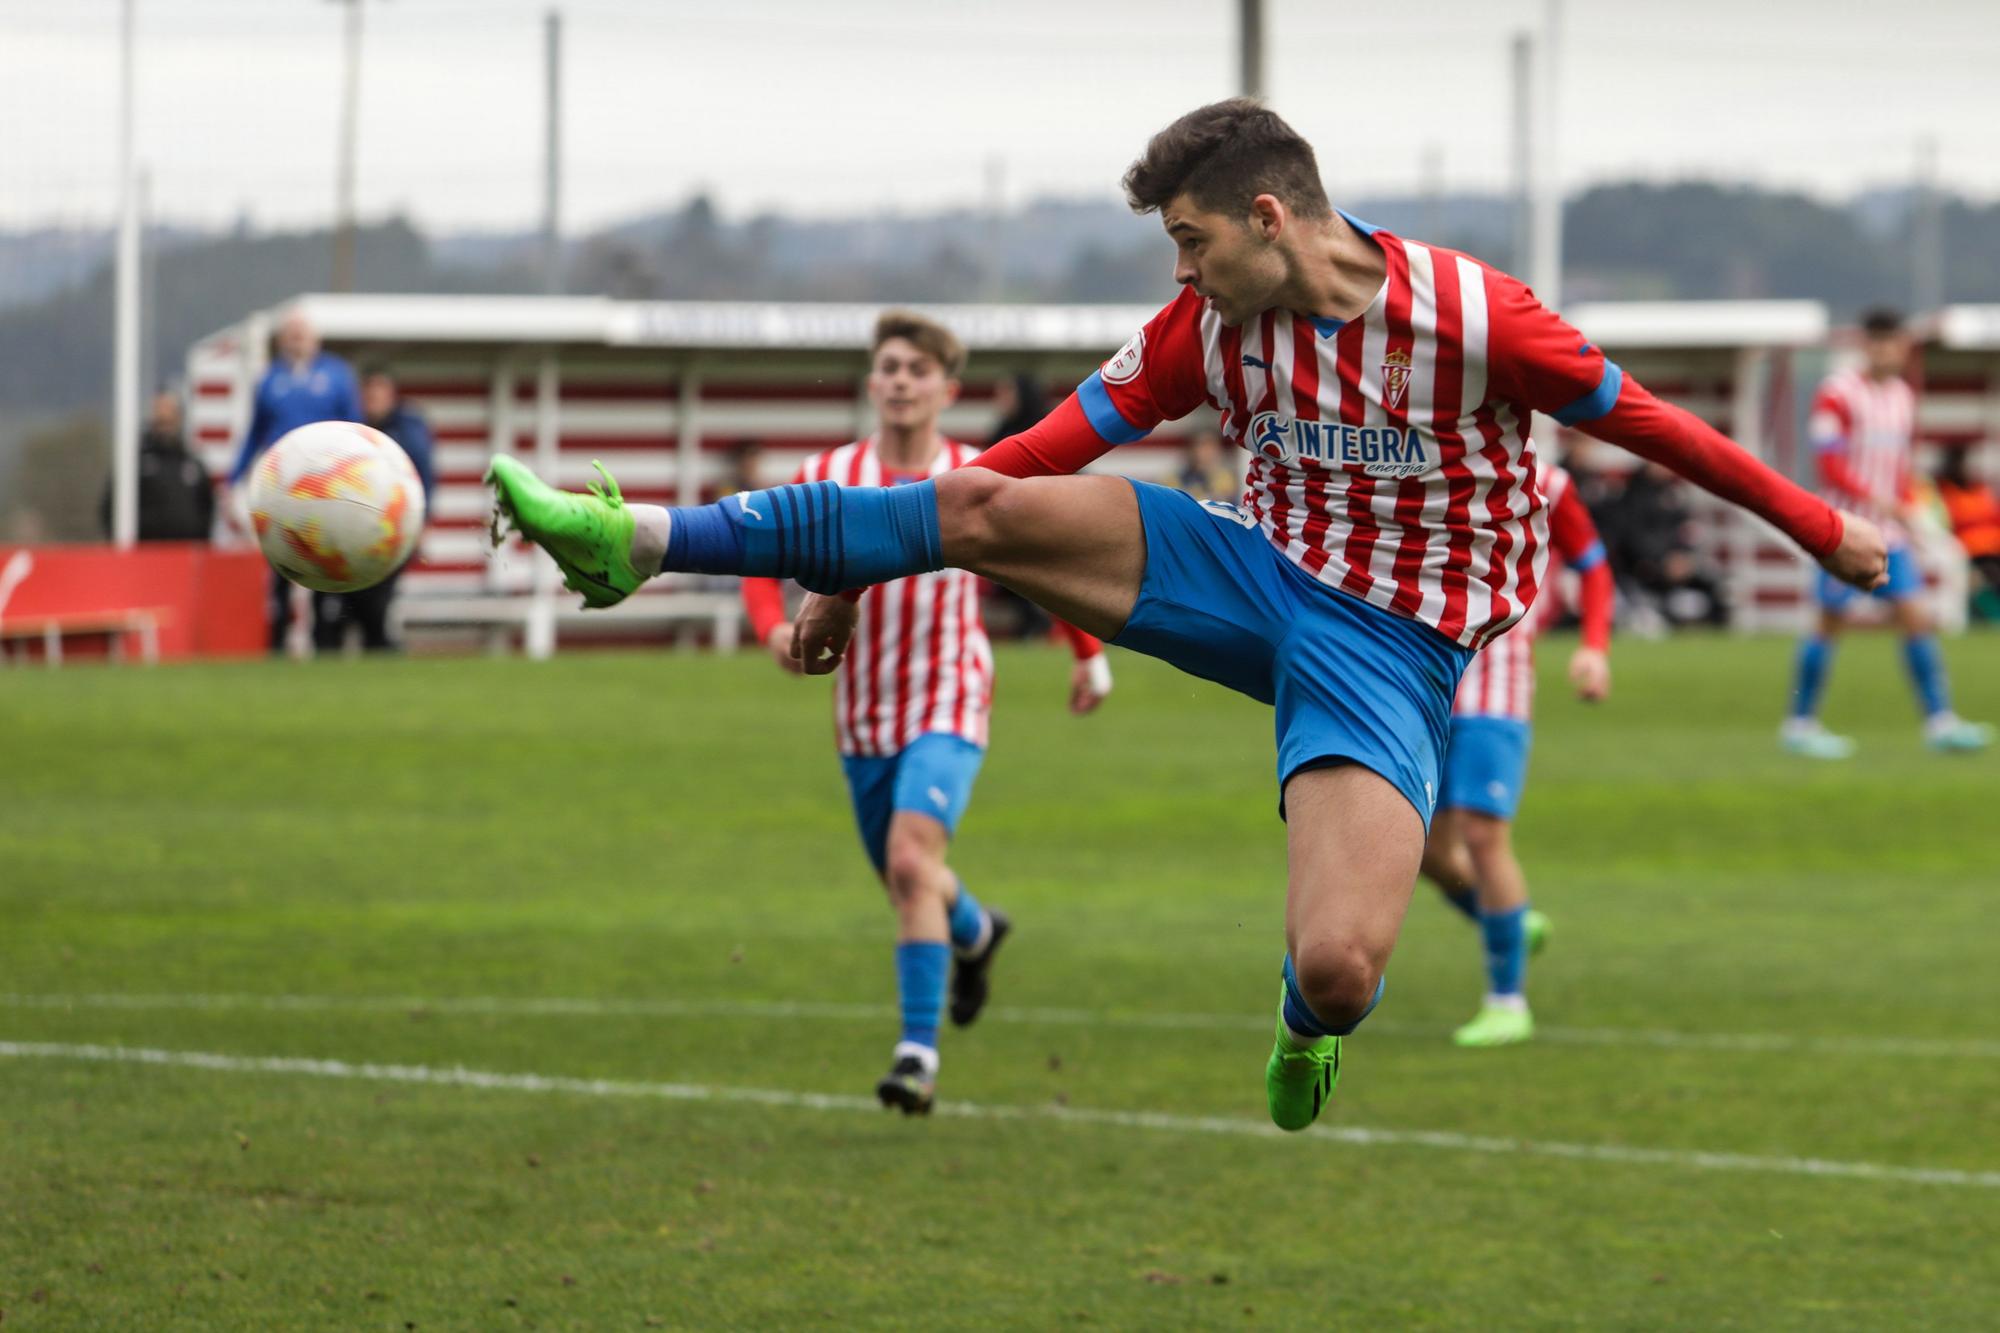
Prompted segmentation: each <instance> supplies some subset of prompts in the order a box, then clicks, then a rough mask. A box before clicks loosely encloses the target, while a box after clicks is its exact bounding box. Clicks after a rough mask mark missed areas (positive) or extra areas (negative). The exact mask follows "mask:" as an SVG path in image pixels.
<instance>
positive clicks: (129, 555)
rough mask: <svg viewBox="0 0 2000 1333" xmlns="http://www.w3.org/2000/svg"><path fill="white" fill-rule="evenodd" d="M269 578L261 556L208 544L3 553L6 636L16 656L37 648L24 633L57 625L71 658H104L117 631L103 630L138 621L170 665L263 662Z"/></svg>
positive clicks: (0, 581)
mask: <svg viewBox="0 0 2000 1333" xmlns="http://www.w3.org/2000/svg"><path fill="white" fill-rule="evenodd" d="M270 578H271V572H270V567H269V566H268V565H266V564H265V563H264V559H263V557H262V556H261V555H259V554H258V553H257V552H255V551H221V550H217V549H216V548H214V547H212V546H209V545H207V544H206V543H203V542H145V543H142V544H140V545H138V546H134V547H132V548H131V549H130V550H125V551H121V550H119V549H118V548H116V547H113V546H0V632H7V633H8V636H9V637H8V643H7V646H8V648H9V649H10V650H12V649H15V648H16V647H18V646H19V645H21V644H23V643H27V644H30V645H32V644H33V643H34V642H35V641H36V638H35V636H34V635H29V636H27V637H25V638H24V637H21V636H20V635H21V632H22V631H27V630H34V631H37V633H39V632H40V631H41V630H42V629H43V628H45V627H47V626H49V625H51V624H53V625H55V626H57V627H58V628H59V630H61V631H62V632H63V633H64V652H65V654H66V655H67V654H68V653H69V652H71V651H75V652H76V653H78V654H79V655H83V656H89V655H92V654H96V655H100V656H101V655H102V654H103V653H104V652H105V651H107V649H108V646H109V640H110V638H111V636H112V635H113V634H114V633H118V631H112V630H109V629H102V628H96V627H99V626H108V625H111V624H114V623H121V617H127V616H129V614H130V613H134V612H140V613H145V614H146V616H147V617H148V618H150V619H151V620H152V622H153V623H154V625H155V626H156V628H157V633H158V637H159V652H160V656H161V657H162V658H185V657H251V656H256V655H257V654H259V653H262V652H263V651H264V639H265V633H264V630H265V617H266V616H267V615H268V614H269V613H268V611H267V609H266V606H265V597H266V589H267V588H268V587H269V583H270ZM124 637H126V638H127V639H128V640H129V639H130V637H131V635H130V633H129V632H126V633H125V634H124ZM127 646H128V647H129V646H130V645H129V643H128V645H127Z"/></svg>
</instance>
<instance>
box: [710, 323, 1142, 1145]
mask: <svg viewBox="0 0 2000 1333" xmlns="http://www.w3.org/2000/svg"><path fill="white" fill-rule="evenodd" d="M869 357H870V361H869V371H868V398H869V401H870V402H871V403H873V404H874V407H875V414H876V421H877V425H876V430H875V433H874V434H873V435H871V436H870V437H868V438H867V439H864V440H856V441H854V442H853V443H851V444H844V445H842V446H841V447H839V448H838V449H829V450H827V451H826V452H824V453H820V454H816V455H814V456H813V457H812V458H809V459H807V460H806V462H805V464H804V466H802V467H801V468H800V469H799V474H798V476H797V477H796V478H794V481H796V482H818V481H832V482H835V483H837V484H839V485H842V486H896V485H906V484H909V483H911V482H920V481H924V480H926V479H929V478H932V477H937V476H941V475H942V474H944V473H946V472H949V471H950V470H951V469H953V468H955V467H959V466H961V465H962V464H964V463H967V462H969V461H971V459H972V458H973V457H975V456H976V454H977V452H978V451H977V450H975V449H973V448H972V447H971V446H969V445H965V444H960V443H959V442H957V441H956V440H948V439H946V438H945V437H944V436H943V435H941V434H940V433H939V431H938V416H939V414H940V413H941V412H943V411H944V409H945V408H946V407H948V406H950V404H951V403H952V401H953V400H954V399H955V398H956V397H957V396H958V376H959V374H960V373H961V372H962V371H963V370H964V368H965V349H964V346H963V345H962V344H961V343H960V342H959V340H958V338H957V337H956V336H954V335H953V334H952V332H951V331H950V330H949V329H946V328H945V327H944V326H943V325H941V324H938V323H936V322H935V321H933V320H929V319H926V318H924V317H923V316H921V315H917V314H913V313H911V312H908V311H896V310H891V311H888V312H886V313H884V314H883V315H882V317H881V318H880V319H879V320H877V321H876V325H875V335H874V338H873V340H872V343H871V346H870V349H869ZM743 601H744V605H745V607H746V608H747V609H748V610H749V613H750V622H751V625H752V627H753V628H754V629H755V631H756V634H757V639H758V641H759V642H760V643H762V644H763V645H764V646H765V648H766V649H767V650H768V651H769V652H770V654H771V656H772V657H774V658H775V659H776V660H777V662H778V665H779V666H781V667H783V668H784V669H785V670H787V671H791V672H795V673H796V672H802V671H803V670H804V668H803V666H802V665H801V663H800V661H799V658H798V655H797V653H796V651H795V645H794V642H793V627H792V622H791V621H789V620H787V619H786V618H785V608H784V591H783V587H782V585H781V584H780V583H779V582H778V581H777V580H776V579H759V578H746V579H745V580H743ZM859 608H860V627H859V629H858V631H857V633H856V635H855V639H854V646H853V648H852V650H851V651H849V652H848V654H847V656H846V658H845V659H844V660H843V661H842V662H841V665H840V671H839V673H838V675H837V676H836V678H835V681H834V695H833V703H834V708H833V717H834V733H835V739H836V741H837V742H838V745H839V749H840V763H841V769H842V771H843V772H844V773H845V775H846V778H847V787H848V794H849V795H850V796H851V797H852V798H853V802H854V818H855V823H856V824H857V825H858V826H859V828H860V831H861V845H862V847H863V848H864V849H865V850H866V851H867V853H868V859H869V862H870V863H871V864H873V865H874V867H875V873H876V874H877V875H879V876H880V877H881V879H882V883H883V886H884V887H885V888H886V889H887V890H888V893H889V901H890V903H891V905H892V906H894V908H895V909H896V919H897V933H896V983H897V990H898V993H899V995H900V998H901V1001H902V1014H903V1028H902V1036H901V1039H900V1040H899V1041H898V1042H897V1043H896V1049H895V1052H894V1054H893V1056H892V1063H891V1067H890V1070H889V1072H888V1073H887V1074H886V1075H884V1076H883V1078H882V1080H881V1081H880V1083H879V1084H877V1086H876V1094H877V1096H879V1097H880V1098H881V1100H882V1103H883V1105H885V1106H895V1107H900V1108H901V1109H902V1111H903V1112H904V1113H905V1114H917V1113H920V1112H925V1111H928V1110H929V1109H930V1107H931V1103H932V1100H933V1098H934V1096H935V1093H936V1085H937V1071H938V1053H937V1042H938V1026H939V1018H940V1016H941V1013H940V1011H941V1010H942V1009H943V1008H944V999H945V968H946V963H947V957H949V961H950V966H951V986H950V989H951V1019H952V1022H953V1023H955V1024H957V1025H959V1026H961V1027H963V1026H965V1025H966V1024H968V1023H970V1022H972V1020H973V1019H975V1018H976V1017H978V1015H979V1010H980V1008H981V1006H983V1005H984V1004H985V1002H986V995H987V988H988V970H989V968H990V967H991V965H992V962H993V956H994V954H995V952H996V951H997V950H998V949H999V947H1000V944H1001V942H1002V941H1003V940H1005V939H1006V937H1007V932H1008V930H1009V928H1010V923H1009V921H1008V919H1007V916H1006V914H1005V913H1003V912H1001V911H998V910H997V909H996V910H991V911H989V910H987V909H985V908H983V907H981V906H980V904H979V901H978V899H976V898H974V897H973V895H972V893H971V891H970V890H968V889H967V888H966V887H965V885H964V883H963V882H961V881H960V880H959V878H958V876H957V875H956V874H955V873H954V872H953V871H952V870H951V868H950V867H949V866H948V865H946V863H945V853H946V850H947V848H948V846H949V844H950V841H951V837H952V834H953V832H954V831H955V830H956V829H957V827H958V822H959V820H960V819H961V818H962V817H963V816H964V814H965V807H966V803H967V802H968V801H969V800H970V799H971V796H972V785H973V781H974V780H975V779H976V778H977V777H978V775H979V765H980V762H981V760H982V759H984V757H985V754H986V743H987V735H988V710H989V708H990V706H991V703H992V696H993V651H992V648H991V646H990V645H989V644H988V642H987V638H986V626H985V623H984V622H983V621H982V619H981V618H980V610H979V579H978V577H977V576H976V575H973V574H968V573H966V572H965V571H964V570H958V569H946V570H940V571H937V572H934V573H925V574H912V575H911V576H909V577H908V578H902V579H896V580H894V581H893V582H889V583H880V584H876V585H875V586H874V587H872V588H868V589H866V590H865V591H864V592H862V593H861V594H860V596H859ZM1061 628H1062V629H1063V630H1064V631H1065V633H1066V634H1067V635H1068V637H1069V639H1070V643H1071V646H1072V647H1073V648H1074V650H1075V652H1076V655H1077V665H1076V670H1075V672H1074V673H1073V675H1072V679H1071V685H1070V709H1071V711H1072V712H1075V713H1078V714H1082V713H1088V712H1090V711H1091V710H1092V709H1094V708H1096V707H1097V705H1098V704H1099V703H1101V702H1102V701H1103V699H1104V696H1105V695H1106V694H1107V693H1109V691H1110V689H1111V670H1110V664H1109V663H1108V662H1107V661H1106V659H1105V656H1104V645H1103V644H1102V643H1100V642H1098V640H1097V639H1095V638H1093V637H1092V636H1090V635H1088V634H1085V633H1083V632H1082V631H1081V630H1077V629H1074V628H1071V627H1070V626H1068V625H1063V626H1061Z"/></svg>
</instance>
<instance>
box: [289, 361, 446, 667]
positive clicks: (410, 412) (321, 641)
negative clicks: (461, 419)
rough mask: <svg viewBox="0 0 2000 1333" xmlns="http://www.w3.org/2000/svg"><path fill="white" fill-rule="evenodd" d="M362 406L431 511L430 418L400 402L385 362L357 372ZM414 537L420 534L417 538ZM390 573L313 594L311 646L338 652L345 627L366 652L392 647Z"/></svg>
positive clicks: (393, 577) (392, 583) (434, 481)
mask: <svg viewBox="0 0 2000 1333" xmlns="http://www.w3.org/2000/svg"><path fill="white" fill-rule="evenodd" d="M361 408H362V412H363V416H364V419H365V420H366V421H367V423H368V424H369V425H371V426H373V427H374V428H375V429H376V430H379V431H381V432H382V433H383V434H384V435H387V436H388V437H389V438H390V439H392V440H394V441H395V442H396V443H397V444H400V445H402V446H403V452H404V453H406V454H408V455H409V456H410V462H411V464H413V465H414V466H415V467H416V469H417V478H418V479H419V480H420V481H422V482H423V484H424V513H425V514H426V515H428V514H429V513H430V510H431V498H432V496H433V495H434V494H435V493H436V491H437V461H436V458H435V451H434V450H433V448H432V445H431V428H430V423H429V422H427V421H425V420H424V418H423V414H422V413H420V412H418V411H417V410H416V409H415V408H413V407H411V406H410V405H409V404H408V403H405V402H404V401H403V395H402V390H401V388H400V387H399V386H398V385H397V383H396V377H395V376H394V375H393V374H391V373H390V371H389V370H388V369H387V368H386V367H384V366H366V367H363V369H362V372H361ZM418 540H419V541H421V540H422V538H421V537H420V538H418ZM401 573H402V571H401V570H400V569H399V570H397V571H396V573H395V574H391V575H390V576H389V577H388V578H386V579H383V580H382V581H381V582H380V583H378V584H376V585H375V586H374V587H372V588H363V589H361V590H360V591H359V592H345V593H333V592H316V593H314V594H313V649H314V651H316V652H322V653H331V652H338V651H339V650H340V649H341V647H342V646H343V645H344V644H345V643H346V640H347V630H348V626H350V625H353V626H358V627H359V628H360V630H361V646H362V648H363V649H364V650H366V651H368V652H371V653H378V652H389V651H391V650H393V649H394V648H395V647H396V644H395V641H394V640H392V639H391V638H390V637H389V604H390V603H391V602H393V601H394V600H395V597H396V577H397V575H398V574H401Z"/></svg>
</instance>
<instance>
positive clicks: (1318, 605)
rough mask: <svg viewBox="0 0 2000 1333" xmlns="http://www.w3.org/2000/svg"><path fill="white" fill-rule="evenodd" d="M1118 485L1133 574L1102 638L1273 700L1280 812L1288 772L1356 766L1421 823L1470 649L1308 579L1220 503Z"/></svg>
mask: <svg viewBox="0 0 2000 1333" xmlns="http://www.w3.org/2000/svg"><path fill="white" fill-rule="evenodd" d="M1132 489H1133V490H1134V491H1135V492H1136V493H1137V495H1138V500H1139V521H1140V522H1141V523H1142V524H1143V525H1144V526H1145V534H1146V576H1145V580H1144V582H1143V583H1142V584H1141V585H1140V589H1139V601H1138V603H1137V604H1136V605H1135V606H1134V607H1133V608H1132V618H1131V619H1130V620H1128V621H1126V623H1125V628H1124V629H1123V630H1121V631H1120V632H1119V634H1118V637H1117V638H1116V639H1114V640H1113V642H1115V643H1117V644H1118V646H1119V647H1121V648H1130V649H1132V650H1133V651H1135V652H1141V653H1145V654H1146V655H1147V656H1148V657H1157V658H1159V659H1160V660H1161V661H1163V662H1170V663H1172V664H1173V665H1174V666H1177V667H1179V668H1180V669H1181V670H1183V671H1185V672H1187V673H1188V674H1189V675H1192V676H1200V677H1202V678H1203V679H1205V680H1212V681H1215V682H1216V683H1217V684H1219V685H1227V686H1228V687H1229V688H1230V689H1232V690H1235V691H1237V692H1238V693H1240V694H1247V695H1249V696H1250V697H1251V698H1252V699H1256V700H1259V701H1260V702H1263V703H1267V704H1273V705H1275V706H1276V708H1277V731H1278V789H1279V800H1278V812H1279V814H1280V815H1282V814H1283V813H1284V796H1283V792H1284V784H1285V783H1286V782H1288V781H1290V780H1291V778H1292V776H1293V775H1294V774H1296V773H1299V772H1301V771H1303V770H1305V769H1309V768H1321V767H1325V766H1328V765H1330V764H1335V763H1356V764H1360V765H1362V766H1363V767H1365V768H1368V769H1372V770H1373V771H1374V772H1376V773H1379V774H1381V775H1382V776H1383V777H1385V778H1387V779H1388V780H1389V781H1390V782H1391V783H1393V784H1394V785H1395V787H1396V789H1397V790H1398V791H1400V792H1402V793H1403V795H1404V796H1405V797H1406V798H1408V800H1409V802H1410V804H1411V805H1412V806H1414V807H1416V811H1417V813H1418V814H1419V815H1421V816H1422V817H1423V821H1424V825H1425V827H1426V828H1428V827H1429V826H1430V821H1431V812H1432V811H1433V810H1434V809H1435V808H1436V804H1437V793H1438V788H1439V785H1440V784H1441V783H1442V781H1443V776H1444V774H1443V764H1444V751H1445V740H1446V737H1447V735H1448V734H1449V732H1450V727H1451V698H1452V694H1453V693H1454V692H1455V691H1456V690H1457V689H1458V678H1459V677H1460V676H1461V675H1463V674H1464V672H1465V664H1466V663H1467V662H1469V661H1471V660H1472V653H1471V651H1470V650H1469V649H1466V648H1461V647H1459V646H1458V645H1457V644H1455V643H1453V642H1452V641H1451V640H1449V639H1447V638H1445V637H1444V636H1443V635H1442V634H1439V633H1438V632H1437V631H1435V630H1433V629H1431V628H1429V627H1428V626H1425V625H1420V624H1418V623H1417V622H1416V621H1414V620H1406V619H1404V618H1403V617H1402V616H1398V615H1394V614H1392V613H1390V612H1388V611H1384V610H1382V609H1381V608H1379V607H1376V606H1372V605H1370V604H1369V603H1367V602H1365V601H1363V600H1361V599H1360V598H1359V597H1355V596H1352V595H1350V594H1348V593H1344V592H1341V591H1340V590H1338V589H1336V588H1330V587H1328V586H1326V585H1325V584H1323V583H1320V582H1319V581H1318V580H1316V579H1314V578H1313V576H1312V575H1310V574H1308V573H1306V572H1305V571H1304V570H1302V569H1300V568H1299V567H1298V566H1297V565H1294V564H1293V563H1292V562H1291V561H1289V560H1287V559H1286V558H1285V557H1284V554H1283V552H1281V551H1279V550H1278V548H1277V547H1275V546H1273V545H1272V544H1271V541H1270V539H1269V538H1268V537H1266V536H1265V535H1264V533H1263V530H1262V529H1260V528H1259V527H1258V526H1257V522H1256V520H1255V519H1254V518H1252V517H1251V516H1250V515H1249V514H1246V513H1244V512H1242V511H1241V510H1239V509H1237V508H1236V507H1235V506H1234V505H1228V504H1223V503H1221V502H1220V501H1217V500H1207V501H1197V500H1194V499H1192V498H1190V497H1189V496H1186V495H1184V494H1182V493H1181V492H1179V491H1176V490H1169V489H1168V488H1167V487H1165V486H1154V485H1150V484H1148V483H1146V482H1141V481H1135V482H1133V483H1132Z"/></svg>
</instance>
